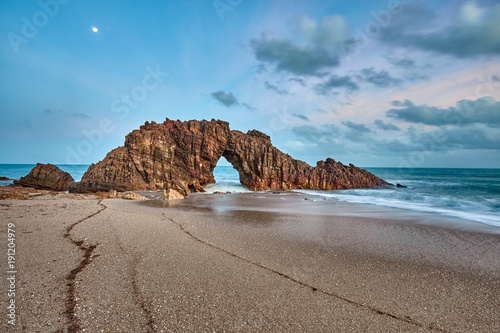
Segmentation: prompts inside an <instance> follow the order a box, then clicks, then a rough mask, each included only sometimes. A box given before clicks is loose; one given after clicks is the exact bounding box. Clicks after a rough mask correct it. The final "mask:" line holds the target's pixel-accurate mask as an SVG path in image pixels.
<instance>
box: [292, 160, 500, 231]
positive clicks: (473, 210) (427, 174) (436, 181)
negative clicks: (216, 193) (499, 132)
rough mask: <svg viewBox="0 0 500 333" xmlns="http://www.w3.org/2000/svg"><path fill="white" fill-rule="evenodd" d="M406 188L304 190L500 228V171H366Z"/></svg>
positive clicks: (384, 169) (346, 199)
mask: <svg viewBox="0 0 500 333" xmlns="http://www.w3.org/2000/svg"><path fill="white" fill-rule="evenodd" d="M366 169H367V170H368V171H370V172H372V173H374V174H375V175H377V176H379V177H380V178H382V179H384V180H385V181H388V182H390V183H392V184H394V185H396V184H397V183H400V184H402V185H405V186H407V188H397V187H393V186H391V187H381V188H374V189H356V190H337V191H307V190H306V191H302V190H300V192H302V193H307V194H309V195H319V196H323V197H328V198H335V199H337V200H340V201H347V202H356V203H366V204H373V205H380V206H386V207H395V208H401V209H406V210H413V211H422V212H431V213H437V214H443V215H447V216H454V217H459V218H463V219H467V220H472V221H476V222H481V223H485V224H489V225H493V226H496V227H500V169H444V168H443V169H427V168H416V169H407V168H366Z"/></svg>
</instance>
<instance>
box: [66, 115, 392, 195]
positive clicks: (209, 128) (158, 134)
mask: <svg viewBox="0 0 500 333" xmlns="http://www.w3.org/2000/svg"><path fill="white" fill-rule="evenodd" d="M222 156H224V157H225V158H226V159H227V160H228V161H229V163H231V164H232V165H233V167H234V168H235V169H236V170H237V171H238V173H239V175H240V182H241V183H242V184H243V185H244V186H246V187H248V188H249V189H251V190H268V189H273V190H285V189H323V190H330V189H347V188H361V187H373V186H382V185H388V183H386V182H385V181H383V180H381V179H380V178H378V177H376V176H374V175H373V174H371V173H369V172H368V171H366V170H361V169H359V168H357V167H355V166H353V165H350V166H345V165H343V164H342V163H339V162H336V161H335V160H333V159H327V160H326V161H319V162H318V165H317V166H316V167H312V166H310V165H308V164H307V163H305V162H303V161H299V160H295V159H293V158H292V157H291V156H290V155H287V154H285V153H283V152H281V151H280V150H278V149H277V148H276V147H274V146H273V145H272V144H271V139H270V138H269V136H267V135H266V134H264V133H262V132H259V131H256V130H252V131H248V132H247V133H246V134H245V133H242V132H240V131H234V130H233V131H232V130H230V128H229V124H228V123H227V122H224V121H221V120H214V119H212V120H211V121H206V120H202V121H197V120H190V121H185V122H182V121H179V120H177V121H172V120H169V119H167V120H165V122H163V123H161V124H158V123H155V122H151V123H149V122H146V123H145V124H144V125H143V126H141V127H140V129H138V130H134V131H132V132H131V133H129V134H128V135H127V136H126V138H125V144H124V146H122V147H118V148H116V149H114V150H112V151H111V152H109V153H108V154H107V155H106V157H105V158H104V159H103V160H102V161H100V162H99V163H97V164H92V165H91V166H90V167H89V169H88V170H87V172H85V174H84V175H83V177H82V180H81V181H80V182H77V183H74V184H73V185H72V186H71V187H70V191H71V192H97V191H109V190H112V189H113V190H116V191H130V190H161V189H163V188H165V187H166V186H167V184H169V183H171V182H172V181H178V182H180V183H181V184H182V185H183V186H184V187H185V188H187V189H188V190H189V191H191V192H201V191H204V189H203V187H204V186H205V185H208V184H211V183H214V182H215V179H214V176H213V171H214V169H215V167H216V165H217V162H218V161H219V159H220V158H221V157H222Z"/></svg>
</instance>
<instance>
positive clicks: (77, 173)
mask: <svg viewBox="0 0 500 333" xmlns="http://www.w3.org/2000/svg"><path fill="white" fill-rule="evenodd" d="M35 165H36V164H0V176H2V177H8V178H12V179H19V178H21V177H24V176H26V175H27V174H28V173H29V172H30V171H31V169H33V168H34V167H35ZM56 166H58V167H59V168H60V169H61V170H63V171H66V172H67V173H69V174H70V175H71V176H72V177H73V179H75V181H79V180H80V179H82V176H83V174H84V173H85V171H87V169H88V168H89V166H90V164H56ZM11 183H12V182H11V181H0V186H5V185H9V184H11Z"/></svg>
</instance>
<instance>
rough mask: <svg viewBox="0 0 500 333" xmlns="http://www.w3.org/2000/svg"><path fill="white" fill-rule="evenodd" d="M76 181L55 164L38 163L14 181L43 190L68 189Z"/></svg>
mask: <svg viewBox="0 0 500 333" xmlns="http://www.w3.org/2000/svg"><path fill="white" fill-rule="evenodd" d="M74 181H75V180H74V179H73V177H71V175H70V174H69V173H67V172H65V171H62V170H61V169H59V168H58V167H57V166H55V165H53V164H41V163H38V164H37V165H36V166H35V167H34V168H33V169H31V171H30V172H29V173H28V174H27V175H26V176H24V177H21V179H19V180H14V182H13V183H14V185H18V186H25V187H33V188H37V189H41V190H54V191H67V190H68V188H69V186H70V185H71V184H72V183H73V182H74Z"/></svg>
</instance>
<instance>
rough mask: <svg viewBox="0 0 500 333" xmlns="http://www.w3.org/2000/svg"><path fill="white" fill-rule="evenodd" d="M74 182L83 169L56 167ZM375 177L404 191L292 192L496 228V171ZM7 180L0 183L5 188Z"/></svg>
mask: <svg viewBox="0 0 500 333" xmlns="http://www.w3.org/2000/svg"><path fill="white" fill-rule="evenodd" d="M34 166H35V165H34V164H0V176H4V177H9V178H14V179H19V178H20V177H22V176H25V175H26V174H28V173H29V171H30V170H31V169H32V168H33V167H34ZM58 167H60V168H61V169H62V170H64V171H66V172H69V173H70V174H71V176H73V178H74V179H75V180H76V181H78V180H80V179H81V177H82V176H83V174H84V173H85V171H86V170H87V168H88V167H89V165H63V164H62V165H58ZM367 169H368V170H369V171H371V172H372V173H374V174H375V175H377V176H379V177H380V178H382V179H384V180H386V181H388V182H390V183H393V184H397V183H401V184H403V185H406V186H408V188H396V187H384V188H376V189H359V190H342V191H309V190H300V191H298V192H302V193H307V194H308V195H319V196H323V197H328V198H335V199H337V200H340V201H347V202H357V203H367V204H374V205H379V206H386V207H395V208H402V209H407V210H412V211H422V212H433V213H437V214H443V215H447V216H454V217H460V218H464V219H468V220H472V221H477V222H481V223H485V224H489V225H493V226H497V227H500V169H424V168H421V169H420V168H419V169H405V168H367ZM214 177H215V179H216V183H215V184H212V185H209V186H207V187H206V190H207V192H208V193H212V192H215V191H219V192H227V191H229V192H232V193H236V192H248V189H246V188H244V187H243V186H242V185H241V184H240V183H239V176H238V172H237V171H236V170H234V169H233V167H231V166H218V167H216V168H215V170H214ZM10 183H11V182H10V181H0V185H8V184H10Z"/></svg>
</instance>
